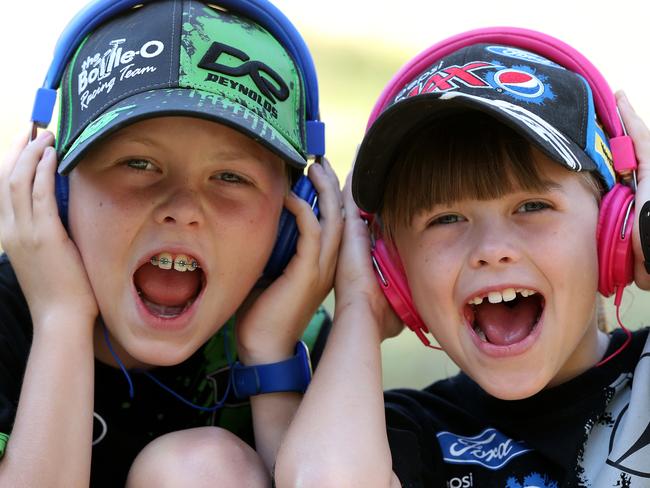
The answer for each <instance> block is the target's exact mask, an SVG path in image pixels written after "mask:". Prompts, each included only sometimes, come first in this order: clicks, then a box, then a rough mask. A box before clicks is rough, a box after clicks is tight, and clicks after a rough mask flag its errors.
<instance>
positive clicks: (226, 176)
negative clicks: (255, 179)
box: [214, 171, 247, 184]
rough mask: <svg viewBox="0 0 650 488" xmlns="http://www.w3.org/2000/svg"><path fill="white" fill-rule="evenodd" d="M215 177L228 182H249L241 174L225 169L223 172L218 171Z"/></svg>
mask: <svg viewBox="0 0 650 488" xmlns="http://www.w3.org/2000/svg"><path fill="white" fill-rule="evenodd" d="M214 177H215V178H216V179H217V180H220V181H224V182H226V183H236V184H244V183H247V180H246V179H244V178H243V177H241V176H239V175H238V174H236V173H230V172H228V171H224V172H222V173H217V174H216V175H215V176H214Z"/></svg>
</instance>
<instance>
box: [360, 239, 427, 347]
mask: <svg viewBox="0 0 650 488" xmlns="http://www.w3.org/2000/svg"><path fill="white" fill-rule="evenodd" d="M371 253H372V257H373V258H374V260H375V263H376V266H377V269H376V271H377V273H376V274H377V281H378V282H379V286H380V287H381V290H382V291H383V292H384V295H385V296H386V299H387V300H388V303H390V305H391V307H392V308H393V310H394V311H395V313H396V314H397V316H398V317H399V318H400V319H401V320H402V322H404V323H405V324H406V326H407V327H408V328H409V329H411V330H412V331H413V332H415V334H416V335H417V336H418V338H419V339H420V340H421V341H422V343H423V344H424V345H425V346H430V347H433V346H431V343H430V342H429V340H428V339H427V337H426V335H425V334H426V333H427V332H428V331H429V330H428V329H427V326H426V325H425V324H424V322H423V320H422V318H421V317H420V314H419V313H418V311H417V310H416V308H415V305H414V304H413V298H412V297H411V289H410V288H409V285H408V281H407V280H406V275H405V274H404V271H403V267H402V263H401V262H399V256H392V255H391V254H390V252H389V251H388V247H387V246H386V244H385V242H384V240H383V239H381V238H379V239H377V240H376V241H375V246H374V248H373V249H372V252H371ZM395 260H397V262H396V261H395Z"/></svg>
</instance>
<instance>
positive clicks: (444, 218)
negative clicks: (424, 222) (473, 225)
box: [429, 214, 465, 226]
mask: <svg viewBox="0 0 650 488" xmlns="http://www.w3.org/2000/svg"><path fill="white" fill-rule="evenodd" d="M463 220H465V218H464V217H463V216H462V215H458V214H446V215H441V216H439V217H436V218H435V219H433V220H431V221H429V226H432V225H446V224H455V223H458V222H462V221H463Z"/></svg>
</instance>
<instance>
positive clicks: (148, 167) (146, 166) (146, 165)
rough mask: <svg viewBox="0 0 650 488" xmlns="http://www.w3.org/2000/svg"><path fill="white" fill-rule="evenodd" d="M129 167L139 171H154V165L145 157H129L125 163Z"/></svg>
mask: <svg viewBox="0 0 650 488" xmlns="http://www.w3.org/2000/svg"><path fill="white" fill-rule="evenodd" d="M124 164H126V165H127V166H128V167H129V168H133V169H137V170H139V171H155V170H156V165H154V164H153V163H152V162H151V161H148V160H146V159H129V160H127V161H125V163H124Z"/></svg>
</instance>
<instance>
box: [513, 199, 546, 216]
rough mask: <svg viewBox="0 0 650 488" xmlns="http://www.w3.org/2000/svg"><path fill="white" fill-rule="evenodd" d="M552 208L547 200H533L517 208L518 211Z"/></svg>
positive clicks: (536, 210) (537, 210)
mask: <svg viewBox="0 0 650 488" xmlns="http://www.w3.org/2000/svg"><path fill="white" fill-rule="evenodd" d="M547 208H551V206H550V205H549V204H548V203H546V202H540V201H532V202H526V203H524V204H523V205H521V206H520V207H519V208H518V209H517V213H524V212H539V211H540V210H545V209H547Z"/></svg>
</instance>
